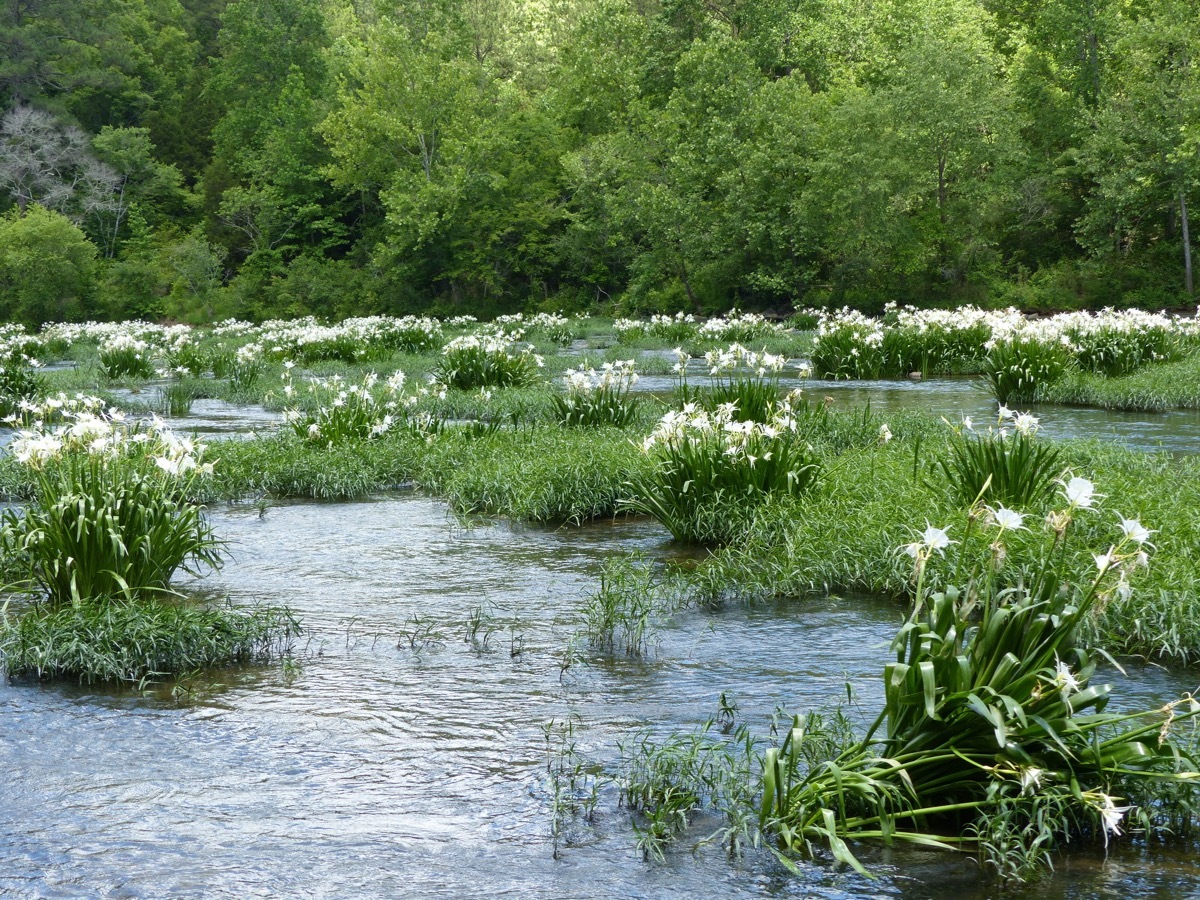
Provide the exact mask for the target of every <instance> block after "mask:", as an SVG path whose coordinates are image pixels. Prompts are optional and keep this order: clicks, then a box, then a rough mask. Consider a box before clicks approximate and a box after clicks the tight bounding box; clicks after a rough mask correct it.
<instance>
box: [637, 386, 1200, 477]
mask: <svg viewBox="0 0 1200 900" xmlns="http://www.w3.org/2000/svg"><path fill="white" fill-rule="evenodd" d="M689 377H690V378H691V383H692V384H693V385H699V386H704V385H707V384H708V378H707V376H706V375H705V373H704V372H703V371H702V370H697V371H696V372H695V373H693V374H691V375H690V376H689ZM781 385H782V386H783V387H784V388H785V389H787V390H790V389H792V388H796V387H798V388H801V389H803V390H804V392H805V394H806V395H808V396H809V397H820V398H824V397H830V398H832V401H833V404H834V405H835V407H837V408H839V409H854V408H861V407H862V406H864V405H865V404H867V403H868V402H869V403H870V404H871V409H872V410H874V411H875V412H879V413H883V414H884V415H886V414H887V413H889V412H891V411H893V410H916V411H920V412H927V413H931V414H933V415H936V416H945V417H946V418H947V419H948V420H950V421H951V422H958V421H960V420H961V419H962V417H963V416H970V417H971V418H972V419H973V421H974V422H975V424H976V425H988V424H993V423H994V422H995V421H996V401H995V400H993V399H992V397H991V395H990V394H989V393H988V392H987V390H986V388H985V387H984V385H983V382H982V381H981V380H980V379H979V378H931V379H929V380H927V381H910V380H892V381H824V380H815V379H801V378H796V377H789V378H784V379H782V380H781ZM674 387H675V380H674V378H672V377H670V376H666V375H646V376H643V377H642V378H640V379H639V380H638V383H637V385H636V386H635V388H634V389H635V390H636V391H639V392H647V393H653V394H658V395H661V396H663V397H667V396H668V395H669V394H670V393H671V392H672V391H673V390H674ZM1014 406H1015V407H1016V408H1018V409H1019V410H1020V411H1022V412H1026V411H1030V412H1033V413H1035V414H1036V415H1037V416H1039V418H1040V419H1041V426H1042V427H1041V432H1040V433H1041V434H1043V435H1045V436H1046V437H1052V438H1097V439H1100V440H1105V441H1112V442H1114V443H1118V444H1122V445H1124V446H1126V447H1129V448H1131V449H1135V450H1166V451H1168V452H1170V453H1174V454H1176V455H1181V456H1183V455H1189V456H1190V455H1194V454H1197V453H1200V412H1195V411H1191V410H1171V411H1169V412H1123V411H1119V410H1105V409H1089V408H1085V407H1077V406H1055V405H1042V406H1032V407H1030V406H1026V405H1024V404H1014Z"/></svg>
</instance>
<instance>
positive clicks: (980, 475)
mask: <svg viewBox="0 0 1200 900" xmlns="http://www.w3.org/2000/svg"><path fill="white" fill-rule="evenodd" d="M1037 428H1038V419H1037V417H1036V416H1032V415H1029V414H1028V413H1020V414H1017V413H1013V412H1012V411H1010V410H1009V409H1008V408H1007V407H1001V408H1000V421H999V428H998V429H994V430H991V431H988V432H983V433H980V432H976V431H974V430H973V428H972V427H971V423H970V421H966V422H964V423H963V425H962V426H959V427H958V428H955V429H954V432H953V435H952V436H951V438H950V442H949V446H948V452H946V453H944V454H943V455H941V456H940V457H939V458H938V460H937V470H938V471H939V472H940V474H941V475H942V476H943V477H944V479H945V483H946V484H947V486H948V487H949V489H950V491H951V492H952V493H953V495H954V496H955V497H956V498H957V500H958V501H959V503H960V504H961V505H963V506H969V505H970V504H972V503H974V502H975V501H976V500H977V499H978V498H980V497H984V498H986V499H987V500H988V501H991V502H996V503H1002V504H1005V505H1007V506H1010V507H1014V506H1015V507H1020V508H1022V509H1025V508H1029V507H1030V506H1034V505H1037V504H1039V503H1040V502H1041V501H1042V500H1044V499H1045V498H1046V497H1047V496H1049V494H1050V492H1051V491H1052V490H1053V489H1054V481H1055V479H1056V478H1057V477H1058V476H1059V475H1060V474H1061V472H1062V466H1061V456H1062V452H1061V450H1059V448H1057V447H1055V446H1054V445H1052V444H1047V443H1044V442H1040V441H1037V440H1036V439H1035V437H1034V435H1035V434H1036V432H1037Z"/></svg>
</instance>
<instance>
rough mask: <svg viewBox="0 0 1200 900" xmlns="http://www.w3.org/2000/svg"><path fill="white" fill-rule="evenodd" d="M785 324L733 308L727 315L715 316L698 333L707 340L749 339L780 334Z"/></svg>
mask: <svg viewBox="0 0 1200 900" xmlns="http://www.w3.org/2000/svg"><path fill="white" fill-rule="evenodd" d="M783 330H784V326H783V325H781V324H778V323H775V322H768V321H767V320H766V319H765V318H763V317H762V316H760V315H759V314H758V313H743V312H739V311H738V310H736V309H735V310H733V311H732V312H730V313H729V314H728V315H726V316H714V317H713V318H711V319H709V320H708V321H707V322H705V323H704V324H703V325H701V326H700V328H699V329H698V330H697V334H698V335H699V336H700V337H701V338H703V339H705V340H714V341H728V340H739V341H749V340H753V339H755V338H761V337H765V336H767V335H770V334H780V333H782V332H783Z"/></svg>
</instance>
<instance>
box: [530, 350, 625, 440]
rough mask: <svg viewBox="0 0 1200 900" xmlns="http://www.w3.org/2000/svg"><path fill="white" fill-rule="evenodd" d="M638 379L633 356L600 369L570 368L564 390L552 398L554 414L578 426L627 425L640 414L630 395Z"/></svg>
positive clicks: (564, 380)
mask: <svg viewBox="0 0 1200 900" xmlns="http://www.w3.org/2000/svg"><path fill="white" fill-rule="evenodd" d="M637 380H638V376H637V372H635V371H634V370H633V360H632V359H627V360H621V361H619V362H609V363H604V365H603V366H602V367H601V369H600V371H599V372H597V371H596V370H595V369H591V368H589V369H578V370H576V369H568V370H567V372H566V374H565V375H564V376H563V383H564V386H565V391H564V393H562V394H555V395H554V396H553V398H552V400H551V402H552V409H553V415H554V418H555V419H556V420H557V421H558V423H559V424H560V425H565V426H568V427H575V428H597V427H602V426H607V427H611V428H625V427H626V426H628V425H629V424H631V423H632V422H633V421H634V420H635V419H636V418H637V413H638V400H637V398H636V397H630V396H629V390H630V388H632V387H633V386H634V385H635V384H637Z"/></svg>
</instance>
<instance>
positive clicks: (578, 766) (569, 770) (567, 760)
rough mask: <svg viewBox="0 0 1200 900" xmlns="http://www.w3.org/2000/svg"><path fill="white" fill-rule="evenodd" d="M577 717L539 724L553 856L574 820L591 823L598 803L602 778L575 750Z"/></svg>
mask: <svg viewBox="0 0 1200 900" xmlns="http://www.w3.org/2000/svg"><path fill="white" fill-rule="evenodd" d="M579 728H580V721H579V718H578V717H577V716H571V717H569V718H566V719H564V720H563V721H561V722H560V721H557V720H555V719H551V720H550V721H549V722H547V723H546V724H545V725H543V726H542V735H543V737H544V738H545V742H546V748H545V751H546V780H547V782H548V785H547V787H548V791H547V792H548V794H549V800H550V838H551V842H552V844H553V848H554V849H553V853H554V858H555V859H558V856H559V847H560V846H561V844H562V842H563V841H564V840H566V839H568V838H569V831H568V829H569V828H570V827H571V826H572V825H573V824H574V823H576V822H577V821H582V822H583V823H585V824H589V825H590V824H591V823H592V821H593V817H594V816H595V814H596V807H597V805H598V804H599V802H600V788H601V786H602V784H603V782H604V779H603V778H602V777H601V776H600V775H599V774H598V772H597V768H596V766H595V765H593V764H592V763H591V762H590V761H589V760H588V759H587V758H586V757H584V755H583V754H582V753H581V752H580V750H579V740H578V737H577V736H576V732H577V731H578V730H579Z"/></svg>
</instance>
